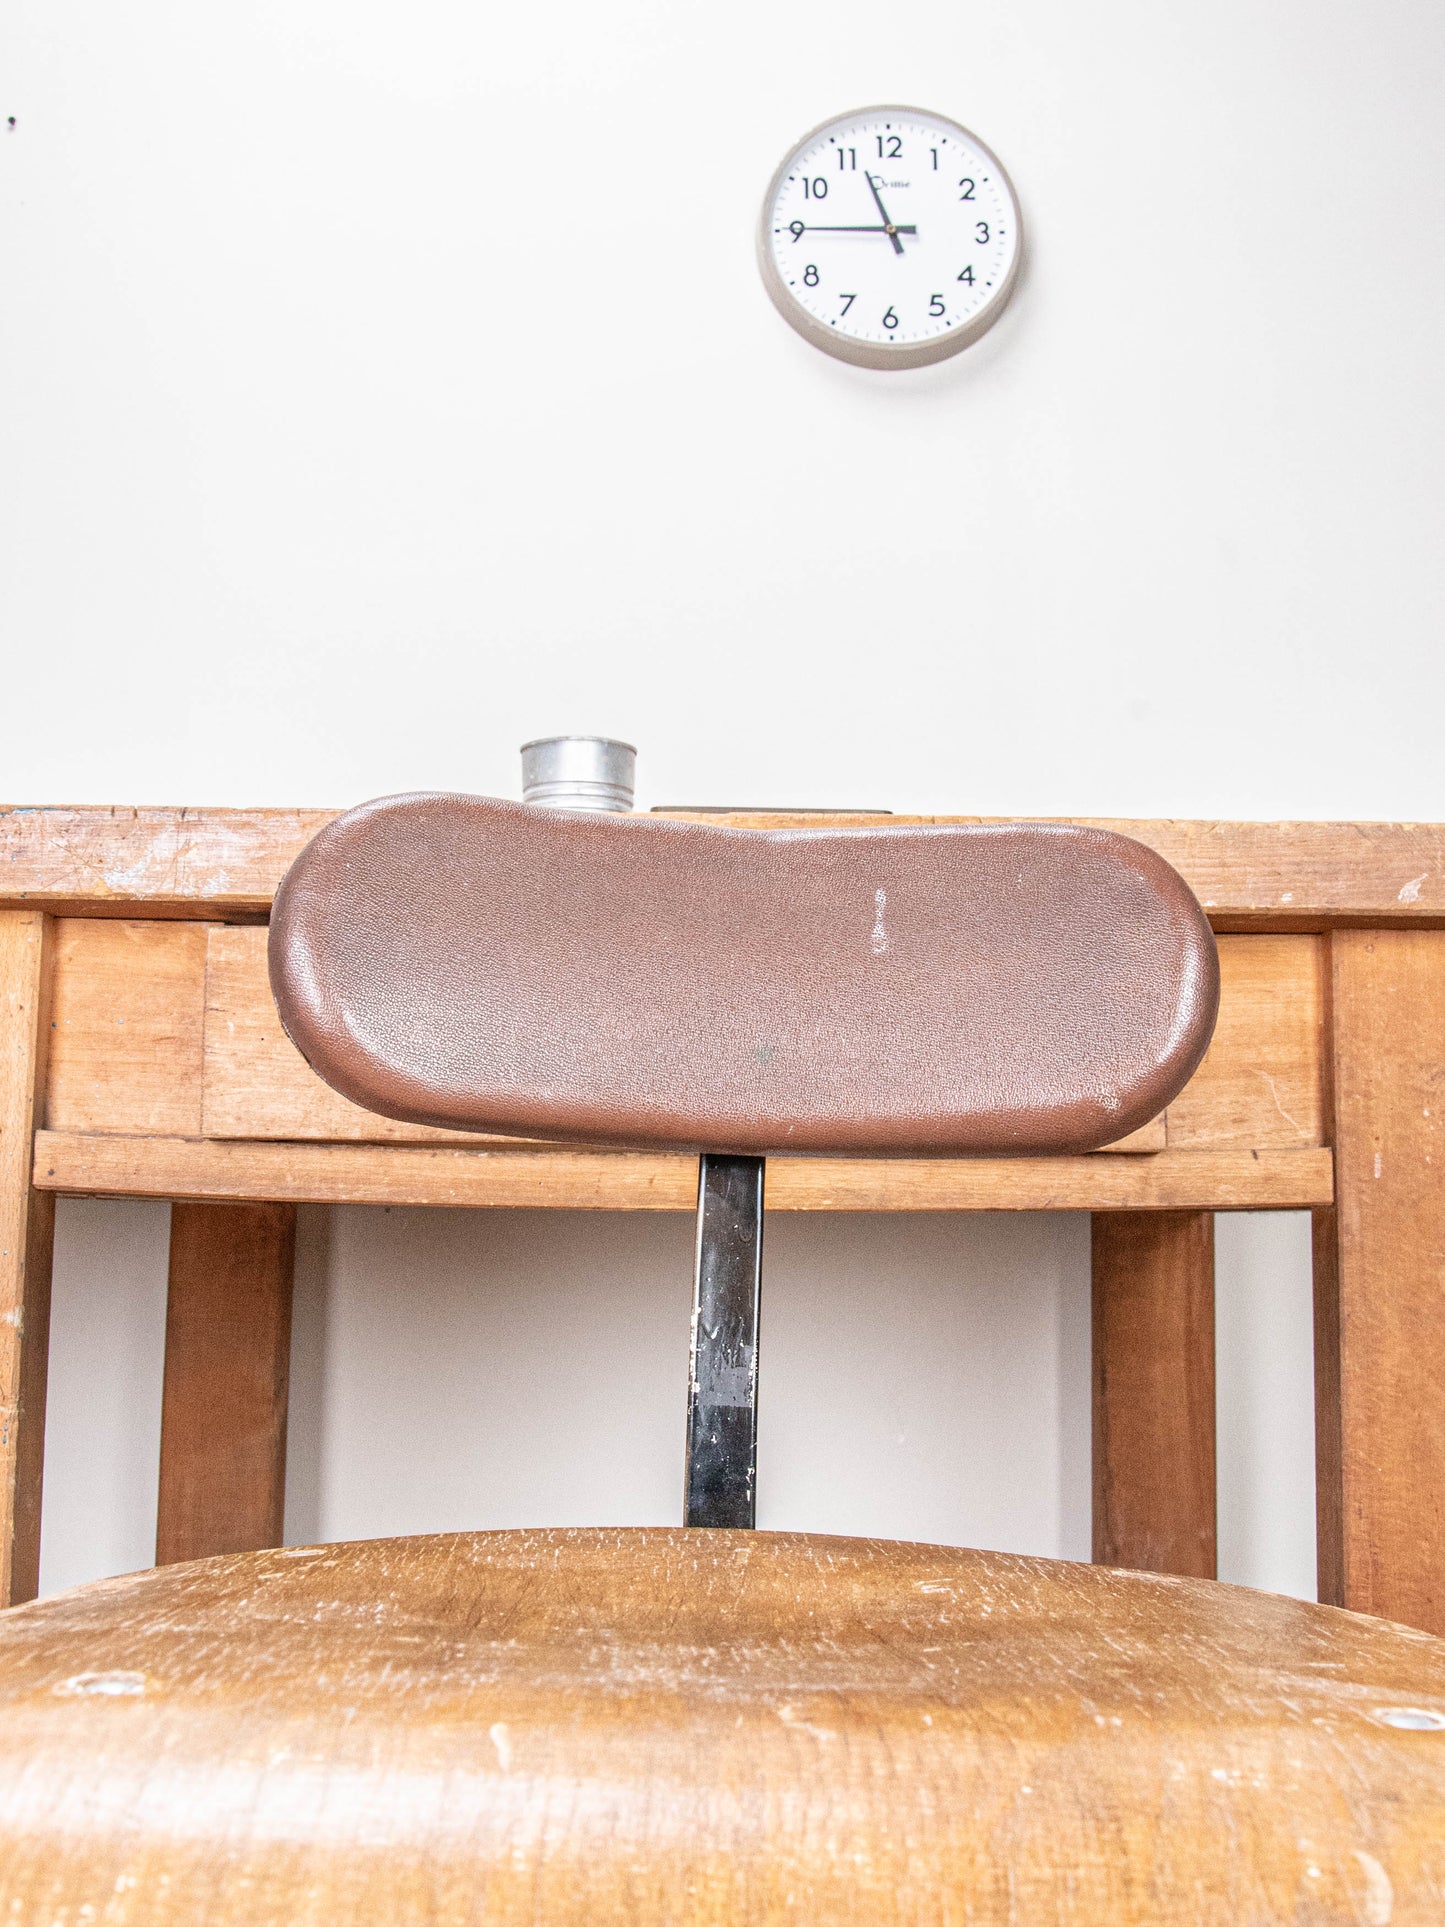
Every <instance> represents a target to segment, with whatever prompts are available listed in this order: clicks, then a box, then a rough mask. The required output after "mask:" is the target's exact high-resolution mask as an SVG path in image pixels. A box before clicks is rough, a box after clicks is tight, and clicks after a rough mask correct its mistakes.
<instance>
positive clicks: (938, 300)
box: [928, 294, 946, 314]
mask: <svg viewBox="0 0 1445 1927" xmlns="http://www.w3.org/2000/svg"><path fill="white" fill-rule="evenodd" d="M928 312H929V313H930V314H943V313H945V312H946V310H945V308H944V305H943V296H942V295H941V294H931V295H930V296H929V297H928Z"/></svg>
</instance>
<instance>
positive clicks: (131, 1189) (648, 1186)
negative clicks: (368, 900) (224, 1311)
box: [35, 1131, 1333, 1211]
mask: <svg viewBox="0 0 1445 1927" xmlns="http://www.w3.org/2000/svg"><path fill="white" fill-rule="evenodd" d="M35 1183H36V1185H37V1187H38V1188H40V1189H42V1190H46V1191H63V1192H67V1193H69V1194H71V1195H74V1196H81V1197H119V1198H124V1197H151V1198H276V1199H280V1200H284V1201H287V1202H290V1203H293V1204H304V1203H313V1204H368V1203H370V1204H438V1205H467V1206H486V1205H510V1206H516V1205H521V1206H528V1205H535V1206H542V1207H551V1208H556V1209H563V1210H574V1211H692V1210H693V1209H694V1208H695V1207H696V1204H697V1159H696V1158H694V1157H682V1156H677V1157H673V1156H662V1155H658V1156H653V1155H651V1154H649V1153H642V1152H632V1151H573V1150H565V1149H562V1148H560V1147H558V1148H550V1147H549V1148H547V1149H544V1150H521V1151H497V1150H490V1149H488V1150H480V1151H468V1150H457V1149H453V1148H452V1147H451V1146H449V1145H420V1144H253V1143H248V1142H244V1141H219V1140H218V1141H215V1142H209V1141H197V1140H195V1139H190V1138H136V1137H106V1136H94V1137H90V1136H84V1135H78V1134H72V1133H67V1132H64V1131H42V1132H40V1133H39V1134H38V1135H37V1137H36V1140H35ZM1332 1196H1333V1179H1332V1175H1331V1163H1330V1153H1329V1152H1328V1151H1327V1150H1304V1151H1181V1152H1179V1153H1177V1154H1176V1153H1175V1152H1172V1151H1166V1152H1164V1153H1162V1154H1161V1155H1160V1156H1158V1157H1135V1156H1130V1155H1122V1156H1116V1155H1114V1154H1112V1153H1109V1152H1095V1153H1092V1154H1090V1155H1089V1156H1087V1157H1077V1158H979V1159H976V1160H974V1161H972V1162H970V1161H967V1160H962V1159H957V1160H955V1159H943V1158H940V1159H937V1160H933V1161H929V1160H926V1159H919V1158H887V1159H885V1158H849V1159H844V1158H788V1157H778V1158H770V1159H769V1160H768V1209H769V1210H770V1211H1125V1210H1135V1211H1167V1210H1195V1211H1288V1210H1305V1209H1308V1208H1309V1207H1311V1206H1313V1205H1320V1204H1328V1203H1329V1202H1330V1200H1331V1198H1332Z"/></svg>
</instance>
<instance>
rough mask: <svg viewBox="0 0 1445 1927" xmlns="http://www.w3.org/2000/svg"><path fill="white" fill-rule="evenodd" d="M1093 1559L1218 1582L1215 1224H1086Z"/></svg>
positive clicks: (1190, 1218) (1190, 1215) (1151, 1220)
mask: <svg viewBox="0 0 1445 1927" xmlns="http://www.w3.org/2000/svg"><path fill="white" fill-rule="evenodd" d="M1093 1327H1094V1361H1093V1363H1094V1557H1095V1559H1096V1560H1098V1561H1099V1562H1100V1563H1101V1564H1103V1565H1108V1566H1132V1567H1135V1568H1137V1569H1139V1570H1141V1571H1144V1572H1173V1573H1180V1574H1184V1575H1186V1576H1188V1577H1190V1578H1195V1579H1212V1578H1213V1577H1214V1575H1215V1570H1216V1566H1215V1557H1216V1530H1215V1498H1214V1218H1213V1214H1212V1213H1210V1212H1207V1211H1157V1212H1127V1211H1119V1212H1096V1213H1095V1215H1094V1220H1093Z"/></svg>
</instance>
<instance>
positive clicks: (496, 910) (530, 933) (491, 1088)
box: [270, 795, 1218, 1155]
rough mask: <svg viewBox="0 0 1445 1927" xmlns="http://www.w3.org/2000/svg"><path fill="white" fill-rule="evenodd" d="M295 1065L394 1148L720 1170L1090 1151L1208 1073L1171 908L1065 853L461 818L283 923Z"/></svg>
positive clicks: (1078, 846) (395, 843) (381, 832)
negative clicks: (563, 1142)
mask: <svg viewBox="0 0 1445 1927" xmlns="http://www.w3.org/2000/svg"><path fill="white" fill-rule="evenodd" d="M270 956H271V982H272V986H273V989H274V991H275V995H276V1002H277V1005H278V1007H279V1009H280V1012H281V1018H282V1021H283V1023H284V1024H285V1026H286V1029H287V1032H288V1034H289V1035H290V1036H291V1038H292V1039H293V1040H294V1042H295V1043H296V1045H297V1046H298V1048H299V1049H300V1050H301V1051H302V1052H303V1054H304V1055H305V1056H306V1058H307V1059H308V1060H309V1062H310V1063H311V1064H312V1066H313V1067H314V1068H315V1069H316V1070H317V1071H318V1072H319V1073H320V1074H321V1076H322V1077H324V1078H325V1079H326V1081H327V1082H328V1083H329V1084H332V1085H334V1086H335V1088H336V1089H337V1090H339V1091H341V1092H342V1093H343V1094H344V1095H345V1096H347V1097H349V1098H352V1099H353V1100H354V1101H355V1102H356V1103H358V1104H363V1105H365V1106H366V1107H367V1108H368V1109H369V1110H373V1111H380V1112H382V1113H383V1114H384V1115H386V1116H388V1117H396V1118H404V1119H408V1120H410V1121H412V1122H414V1123H421V1124H436V1125H442V1126H447V1127H452V1128H457V1127H460V1128H462V1129H466V1130H478V1131H499V1132H504V1133H515V1134H518V1135H525V1136H535V1137H546V1138H560V1139H570V1140H582V1141H587V1142H593V1143H604V1144H631V1145H665V1146H675V1147H679V1148H686V1149H707V1150H715V1151H738V1152H752V1151H758V1152H768V1151H832V1152H867V1153H875V1154H888V1153H918V1154H929V1153H937V1154H952V1155H971V1154H976V1155H982V1154H989V1153H993V1154H999V1153H1020V1152H1046V1151H1056V1152H1059V1151H1082V1150H1088V1149H1091V1148H1093V1147H1095V1146H1097V1145H1100V1144H1105V1143H1109V1142H1111V1141H1112V1140H1114V1139H1115V1138H1118V1137H1121V1136H1123V1135H1124V1134H1125V1133H1127V1132H1129V1131H1131V1130H1133V1129H1134V1128H1135V1127H1136V1126H1138V1125H1140V1124H1143V1123H1145V1122H1146V1121H1147V1120H1148V1119H1149V1118H1151V1117H1153V1116H1155V1115H1156V1114H1157V1113H1158V1112H1159V1111H1160V1110H1161V1109H1162V1108H1163V1107H1164V1106H1165V1105H1166V1104H1167V1103H1168V1101H1169V1099H1170V1098H1171V1097H1172V1096H1173V1095H1174V1094H1175V1092H1177V1091H1178V1090H1179V1088H1180V1086H1181V1085H1182V1084H1183V1083H1184V1082H1185V1080H1186V1079H1187V1078H1188V1076H1189V1075H1190V1073H1191V1072H1192V1071H1193V1069H1194V1067H1195V1065H1196V1064H1197V1063H1198V1062H1199V1059H1200V1057H1201V1056H1202V1055H1203V1053H1204V1049H1205V1046H1206V1045H1207V1044H1208V1042H1209V1036H1210V1032H1211V1030H1212V1028H1213V1025H1214V1016H1215V1009H1216V1005H1217V1002H1218V962H1217V957H1216V952H1215V947H1214V939H1213V936H1212V934H1211V932H1210V929H1209V926H1208V924H1207V923H1206V921H1205V918H1204V915H1203V913H1202V911H1201V910H1200V908H1199V905H1198V904H1197V903H1196V902H1195V900H1194V898H1193V897H1192V896H1191V895H1190V892H1189V890H1188V889H1187V887H1186V886H1185V884H1184V883H1183V881H1182V880H1181V879H1180V877H1179V876H1178V875H1177V874H1176V873H1175V872H1174V871H1173V870H1171V869H1170V867H1169V866H1168V864H1166V863H1165V862H1164V861H1163V859H1162V858H1160V857H1158V856H1156V855H1155V854H1154V853H1153V851H1151V850H1148V849H1145V848H1144V847H1143V846H1142V845H1141V844H1138V843H1134V842H1131V841H1130V840H1129V839H1127V838H1125V837H1120V836H1113V835H1111V834H1109V833H1107V832H1105V831H1101V830H1092V829H1076V828H1072V827H1069V826H1067V825H1062V824H1042V825H1039V824H1005V825H998V826H994V825H988V826H979V827H972V826H968V827H962V826H959V827H948V826H940V827H937V828H901V827H900V828H898V829H813V830H772V831H759V830H739V829H728V828H724V827H721V826H718V825H715V824H701V823H683V822H672V821H668V820H666V819H663V818H658V817H648V816H632V817H617V816H598V815H587V814H583V813H580V812H571V811H564V810H549V809H538V808H535V807H528V806H526V805H522V804H518V803H504V802H494V801H491V800H489V799H487V798H482V797H467V796H431V795H421V796H397V797H386V798H383V799H382V800H381V801H379V802H375V803H367V804H364V805H363V806H362V807H361V808H360V809H355V810H351V811H349V812H348V813H347V814H346V815H345V816H342V817H339V818H338V819H337V820H336V821H335V822H334V823H332V824H330V825H329V826H328V827H327V828H326V829H324V830H323V831H321V833H320V834H319V835H318V836H317V837H316V838H315V839H314V841H313V842H311V843H310V844H309V845H308V846H307V848H306V849H305V850H304V851H303V852H302V854H301V855H300V856H299V857H298V858H297V860H296V862H295V864H294V865H293V866H292V868H291V871H290V873H289V874H288V875H287V877H286V878H285V881H284V882H283V884H282V886H281V889H280V891H279V892H278V894H277V898H276V905H275V910H274V914H273V916H272V920H271V941H270Z"/></svg>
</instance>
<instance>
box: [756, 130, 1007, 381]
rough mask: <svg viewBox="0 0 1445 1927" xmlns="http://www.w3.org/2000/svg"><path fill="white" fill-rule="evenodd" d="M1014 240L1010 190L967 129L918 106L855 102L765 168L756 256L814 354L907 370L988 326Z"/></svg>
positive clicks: (1003, 294) (777, 300) (952, 350)
mask: <svg viewBox="0 0 1445 1927" xmlns="http://www.w3.org/2000/svg"><path fill="white" fill-rule="evenodd" d="M1022 241H1023V233H1022V229H1021V226H1020V222H1019V208H1018V201H1017V199H1016V198H1015V196H1014V191H1013V185H1012V183H1011V182H1010V180H1009V177H1008V175H1007V174H1006V173H1005V172H1004V170H1003V167H1002V165H1001V164H1000V162H999V160H998V157H997V155H995V154H993V153H991V152H990V151H989V149H988V148H987V147H985V146H984V144H983V142H982V141H981V140H980V139H979V138H978V136H977V135H976V134H970V133H969V131H968V129H967V128H966V127H960V126H959V125H958V123H957V121H952V120H946V119H944V117H943V116H942V115H941V114H930V113H925V112H924V111H923V110H922V109H920V108H917V107H865V108H862V109H861V110H860V111H859V112H858V113H855V114H840V115H839V116H838V118H837V119H836V120H829V121H824V123H823V125H822V126H821V127H815V128H814V130H813V132H812V133H811V134H806V135H804V137H803V139H802V140H800V141H799V142H798V144H797V146H796V147H795V148H794V149H793V151H792V152H791V153H790V154H789V155H788V157H787V158H786V160H784V162H783V163H782V165H781V167H779V169H778V171H777V173H776V174H774V176H773V179H772V184H771V185H770V186H769V188H768V192H767V197H766V199H765V200H764V202H763V213H762V219H761V221H760V223H759V226H758V261H759V264H760V266H761V268H762V271H763V281H764V283H765V285H766V287H767V290H768V293H769V295H770V296H771V297H772V301H773V305H774V307H776V308H777V309H778V311H779V313H780V314H781V315H782V316H783V317H784V319H785V320H786V321H788V322H790V323H791V324H792V326H793V327H795V328H796V329H797V331H798V333H799V334H800V335H802V336H803V337H804V339H805V340H807V341H811V342H812V343H813V345H814V347H815V348H822V349H824V350H825V351H826V352H827V353H828V354H830V355H837V356H838V357H839V359H840V360H842V361H852V362H857V363H858V364H859V365H860V366H862V367H864V368H918V367H921V366H922V365H923V364H924V363H925V362H930V361H942V360H943V359H944V358H945V356H948V355H953V354H957V353H958V351H959V349H960V348H966V347H967V346H968V345H969V343H970V342H972V341H977V340H978V338H979V336H980V335H981V334H983V333H984V332H985V331H986V330H987V329H989V328H991V327H992V326H993V324H994V322H995V321H997V320H998V318H999V316H1000V314H1002V312H1003V310H1004V307H1005V305H1006V304H1007V301H1008V298H1009V296H1010V294H1011V293H1012V292H1013V286H1014V281H1015V280H1016V278H1017V275H1018V267H1019V259H1020V254H1021V247H1022Z"/></svg>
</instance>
